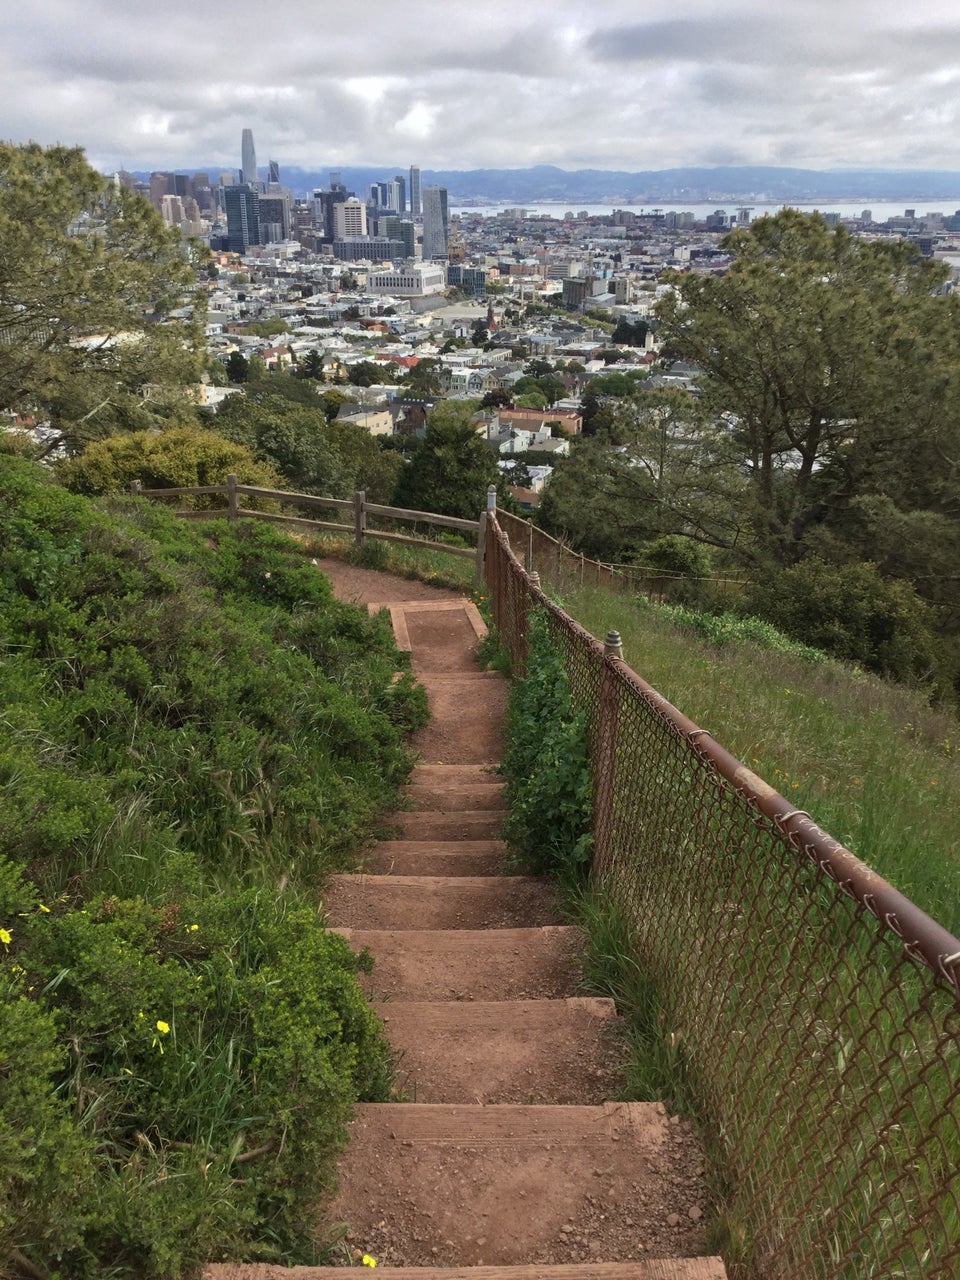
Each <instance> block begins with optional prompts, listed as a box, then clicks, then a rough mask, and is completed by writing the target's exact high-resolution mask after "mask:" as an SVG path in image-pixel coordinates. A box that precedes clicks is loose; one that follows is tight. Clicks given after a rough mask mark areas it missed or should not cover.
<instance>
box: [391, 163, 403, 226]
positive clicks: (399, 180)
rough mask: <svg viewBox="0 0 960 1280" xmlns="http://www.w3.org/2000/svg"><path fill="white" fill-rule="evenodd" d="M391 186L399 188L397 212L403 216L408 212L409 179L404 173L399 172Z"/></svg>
mask: <svg viewBox="0 0 960 1280" xmlns="http://www.w3.org/2000/svg"><path fill="white" fill-rule="evenodd" d="M390 186H391V187H394V186H395V187H396V188H397V213H399V214H400V215H401V216H402V215H403V214H405V213H406V212H407V180H406V178H405V177H404V176H403V174H402V173H398V174H397V175H396V176H395V177H394V179H393V182H391V183H390Z"/></svg>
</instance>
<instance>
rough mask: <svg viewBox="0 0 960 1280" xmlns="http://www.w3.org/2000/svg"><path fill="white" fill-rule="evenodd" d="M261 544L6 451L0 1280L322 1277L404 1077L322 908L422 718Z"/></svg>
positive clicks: (384, 639)
mask: <svg viewBox="0 0 960 1280" xmlns="http://www.w3.org/2000/svg"><path fill="white" fill-rule="evenodd" d="M398 664H399V658H398V655H397V653H396V651H395V648H394V645H393V640H392V636H391V634H390V631H389V627H388V626H387V625H386V624H385V623H383V622H380V621H376V620H370V619H368V618H367V616H366V614H365V612H363V611H361V610H359V609H357V608H355V607H352V606H346V605H342V604H339V603H337V602H335V601H334V600H333V599H332V597H331V594H330V590H329V586H328V584H327V583H326V581H325V579H323V578H322V577H321V575H320V574H319V573H318V572H317V570H316V569H315V568H314V567H313V566H312V565H311V564H310V561H309V558H308V557H306V556H304V554H303V552H302V551H300V550H299V549H297V548H295V546H294V545H293V544H292V543H291V542H290V541H289V540H288V539H286V538H285V537H284V536H283V535H282V534H278V533H275V532H274V531H273V530H271V529H270V528H268V527H266V526H262V525H260V524H257V523H255V522H252V521H250V522H243V523H241V524H239V525H238V526H236V527H231V526H229V525H227V523H226V522H225V521H216V522H210V523H209V524H196V523H191V524H187V523H185V522H182V521H177V520H176V518H175V517H173V516H171V515H169V514H168V513H166V512H164V511H162V510H160V509H158V508H156V507H151V506H149V505H147V504H146V503H135V502H134V501H133V500H128V499H118V500H115V501H110V502H107V501H102V502H99V503H91V502H89V501H87V500H85V499H82V498H77V497H74V496H71V495H69V494H67V493H66V492H65V491H64V490H62V489H60V488H58V487H56V486H55V485H52V484H50V483H48V482H47V481H46V479H45V478H44V477H43V475H42V474H41V473H40V472H39V470H37V469H36V468H34V467H32V466H31V465H29V464H26V463H22V462H19V461H16V460H13V459H10V458H2V459H0V721H2V732H0V1169H2V1173H3V1177H2V1180H0V1188H2V1190H0V1272H4V1271H6V1270H7V1269H8V1268H10V1267H17V1266H18V1267H20V1268H21V1269H26V1270H29V1269H30V1267H31V1266H32V1267H33V1268H34V1269H36V1270H38V1271H39V1272H40V1273H45V1274H48V1275H50V1276H54V1275H65V1276H66V1275H69V1276H71V1277H86V1276H91V1277H92V1276H102V1275H106V1274H110V1275H117V1276H122V1275H131V1276H132V1275H137V1276H167V1275H180V1274H188V1273H189V1272H190V1270H191V1268H194V1267H195V1266H196V1265H197V1264H198V1263H199V1262H200V1261H201V1260H202V1259H204V1258H209V1257H215V1256H220V1257H273V1256H275V1257H281V1258H286V1259H302V1260H309V1259H310V1258H312V1257H313V1256H314V1253H313V1249H312V1244H311V1241H310V1239H309V1222H310V1214H309V1209H310V1206H312V1204H313V1203H314V1202H315V1200H316V1198H317V1196H318V1195H319V1194H320V1193H321V1192H322V1191H323V1189H324V1187H325V1186H326V1185H327V1184H328V1183H329V1180H330V1176H331V1169H332V1160H333V1156H334V1154H335V1152H336V1150H337V1148H338V1146H339V1144H340V1142H341V1141H342V1138H343V1134H344V1125H345V1122H346V1119H347V1117H348V1115H349V1109H350V1106H351V1104H352V1102H353V1101H354V1100H356V1099H357V1098H358V1097H359V1098H375V1097H381V1096H384V1092H385V1091H386V1090H387V1089H388V1087H389V1075H390V1063H389V1059H388V1054H387V1050H386V1046H385V1043H384V1041H383V1039H382V1036H381V1030H380V1027H379V1024H378V1023H377V1021H376V1019H375V1018H373V1016H372V1015H371V1014H370V1012H369V1011H368V1009H367V1006H366V1005H365V1003H364V1001H363V1000H362V999H361V997H360V994H359V989H358V987H357V984H356V980H355V970H356V968H357V964H358V962H357V960H356V959H355V957H354V956H353V955H352V954H351V953H350V951H349V950H348V948H347V947H346V945H345V943H343V942H342V940H341V939H339V938H338V937H337V936H335V935H328V934H327V933H326V932H325V931H324V930H323V928H322V916H321V915H320V913H319V909H318V899H317V898H316V896H315V893H314V892H313V890H314V889H315V887H316V885H317V883H318V877H319V876H320V875H321V874H322V873H323V872H324V871H325V870H327V869H329V868H331V867H335V866H338V865H342V864H343V862H344V860H345V859H347V858H348V857H349V855H350V854H351V852H352V851H353V850H355V849H356V848H357V846H358V845H359V844H360V843H361V842H362V841H363V840H364V839H365V838H366V837H367V836H368V835H369V833H370V830H371V824H372V823H374V822H375V819H376V815H377V814H378V812H380V811H382V810H383V809H384V808H387V807H390V806H391V805H392V803H393V801H394V798H395V787H396V785H397V784H398V783H399V782H400V781H402V779H403V777H404V776H405V773H406V770H407V767H408V757H407V753H406V751H405V749H404V746H403V734H404V731H405V730H406V729H407V728H408V727H410V726H412V725H415V724H417V723H420V722H421V720H422V718H423V717H424V715H425V705H424V701H423V697H422V692H421V691H419V690H417V689H416V688H415V687H414V686H413V684H412V681H411V680H410V679H409V677H407V678H405V679H401V680H400V681H394V680H393V678H392V677H393V675H394V672H395V670H396V668H397V666H398Z"/></svg>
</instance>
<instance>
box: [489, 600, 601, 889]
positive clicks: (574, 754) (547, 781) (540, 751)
mask: <svg viewBox="0 0 960 1280" xmlns="http://www.w3.org/2000/svg"><path fill="white" fill-rule="evenodd" d="M507 741H508V746H507V751H506V754H505V756H504V759H503V763H502V765H501V772H502V773H503V775H504V776H505V778H506V780H507V781H506V787H505V789H504V800H505V802H506V804H507V807H508V809H509V815H508V817H507V820H506V822H505V823H504V828H503V832H504V837H505V839H506V840H507V841H508V842H509V844H510V846H511V849H512V850H513V851H514V852H515V853H516V854H517V856H518V858H519V859H520V861H521V862H522V863H523V865H524V866H525V867H528V868H529V869H530V870H531V871H532V872H533V873H535V874H544V873H546V872H563V873H566V874H568V875H570V876H571V877H572V878H576V877H577V876H579V875H582V874H583V873H585V871H586V869H587V865H588V863H589V859H590V850H591V847H592V842H593V837H592V835H591V831H590V821H591V816H592V789H591V780H590V766H589V761H588V758H587V740H586V718H585V716H584V715H583V713H582V712H580V711H577V710H575V708H574V706H573V702H572V700H571V697H570V683H569V680H568V678H567V672H566V668H565V666H564V663H563V659H562V657H561V656H560V654H559V653H558V652H557V651H556V649H554V647H553V644H552V643H551V637H550V625H549V618H548V615H547V613H546V611H545V610H543V609H534V610H532V611H531V613H530V615H529V617H528V629H527V666H526V671H525V673H524V675H523V676H521V677H519V678H517V679H515V680H514V681H513V683H512V684H511V686H510V700H509V704H508V707H507Z"/></svg>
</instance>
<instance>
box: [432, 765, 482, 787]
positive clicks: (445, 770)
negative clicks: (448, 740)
mask: <svg viewBox="0 0 960 1280" xmlns="http://www.w3.org/2000/svg"><path fill="white" fill-rule="evenodd" d="M410 781H411V783H414V784H416V783H430V784H431V785H434V786H455V787H470V786H473V784H474V783H475V782H494V783H497V784H498V785H502V784H501V783H500V780H499V778H498V777H497V775H496V774H495V773H494V772H493V766H492V765H488V764H417V765H414V766H413V770H412V772H411V774H410Z"/></svg>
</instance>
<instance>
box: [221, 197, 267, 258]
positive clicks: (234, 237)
mask: <svg viewBox="0 0 960 1280" xmlns="http://www.w3.org/2000/svg"><path fill="white" fill-rule="evenodd" d="M223 198H224V204H225V205H226V210H227V248H228V249H229V250H230V251H231V253H246V251H247V247H248V246H249V245H251V244H259V243H260V218H259V214H258V211H257V194H256V192H255V191H253V190H251V188H250V187H249V186H248V185H247V184H246V183H245V182H244V183H241V182H237V183H235V184H234V185H233V186H232V187H225V188H224V192H223Z"/></svg>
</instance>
